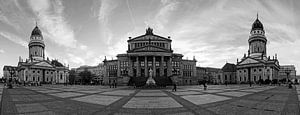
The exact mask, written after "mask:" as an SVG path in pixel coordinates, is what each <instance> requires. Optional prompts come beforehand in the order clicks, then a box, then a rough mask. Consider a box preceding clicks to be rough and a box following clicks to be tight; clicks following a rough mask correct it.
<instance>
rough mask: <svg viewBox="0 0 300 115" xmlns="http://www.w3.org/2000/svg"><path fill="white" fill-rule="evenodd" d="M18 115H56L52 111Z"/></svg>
mask: <svg viewBox="0 0 300 115" xmlns="http://www.w3.org/2000/svg"><path fill="white" fill-rule="evenodd" d="M19 115H56V113H55V112H53V111H41V112H34V113H25V114H19Z"/></svg>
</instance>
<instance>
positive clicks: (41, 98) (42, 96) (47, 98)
mask: <svg viewBox="0 0 300 115" xmlns="http://www.w3.org/2000/svg"><path fill="white" fill-rule="evenodd" d="M28 97H29V98H31V99H32V100H33V101H41V100H49V99H52V98H50V97H47V96H45V95H41V94H38V95H28Z"/></svg>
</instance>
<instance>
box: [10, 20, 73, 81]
mask: <svg viewBox="0 0 300 115" xmlns="http://www.w3.org/2000/svg"><path fill="white" fill-rule="evenodd" d="M28 48H29V58H28V59H25V60H23V59H22V58H21V57H19V62H18V65H17V73H18V74H17V76H18V77H17V79H14V81H16V82H20V83H31V82H39V83H49V84H50V83H52V84H54V83H66V82H68V80H67V78H68V76H69V67H66V66H65V65H63V64H61V63H60V62H59V61H58V60H49V58H47V59H45V43H44V38H43V35H42V31H41V30H40V29H39V27H38V26H37V25H36V26H35V28H34V29H33V30H32V32H31V36H30V41H29V44H28Z"/></svg>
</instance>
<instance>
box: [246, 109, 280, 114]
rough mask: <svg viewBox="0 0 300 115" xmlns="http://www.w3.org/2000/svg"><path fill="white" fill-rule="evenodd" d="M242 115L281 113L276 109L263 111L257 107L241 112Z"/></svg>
mask: <svg viewBox="0 0 300 115" xmlns="http://www.w3.org/2000/svg"><path fill="white" fill-rule="evenodd" d="M243 114H244V115H280V114H281V113H279V112H276V111H263V110H258V109H250V110H249V111H245V112H243Z"/></svg>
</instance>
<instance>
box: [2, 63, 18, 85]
mask: <svg viewBox="0 0 300 115" xmlns="http://www.w3.org/2000/svg"><path fill="white" fill-rule="evenodd" d="M3 78H4V79H6V80H8V79H11V80H13V81H16V80H17V79H18V69H17V67H16V66H4V67H3Z"/></svg>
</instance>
